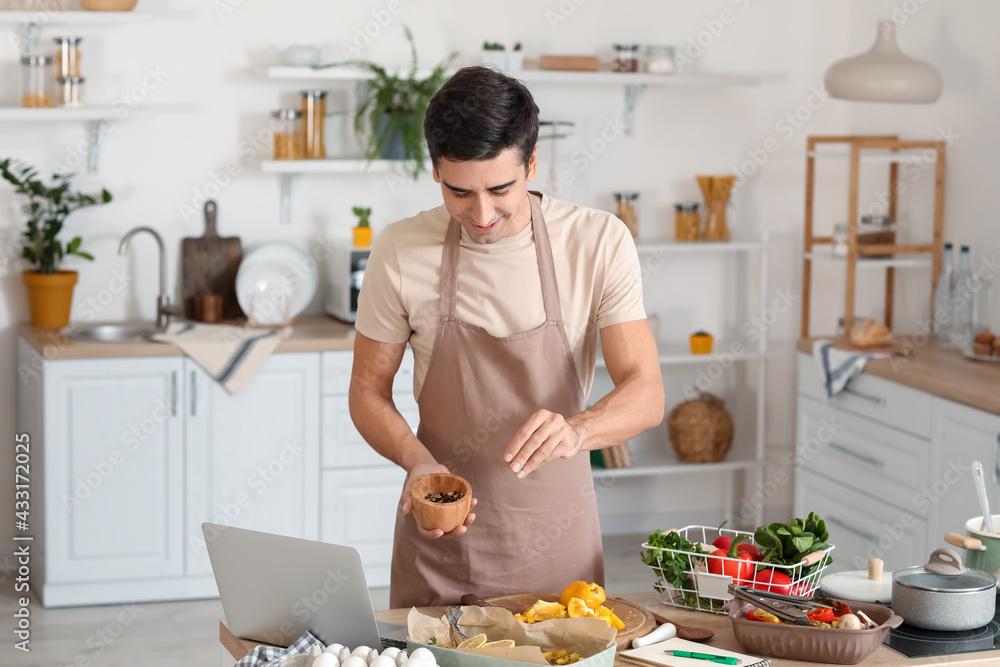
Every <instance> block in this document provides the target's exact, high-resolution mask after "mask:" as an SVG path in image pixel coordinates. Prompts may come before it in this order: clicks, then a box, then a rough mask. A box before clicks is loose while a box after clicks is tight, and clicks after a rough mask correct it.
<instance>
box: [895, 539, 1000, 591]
mask: <svg viewBox="0 0 1000 667" xmlns="http://www.w3.org/2000/svg"><path fill="white" fill-rule="evenodd" d="M961 560H962V559H961V557H960V556H959V555H958V554H957V553H955V551H954V550H952V549H937V550H935V551H934V553H932V554H931V558H930V560H929V561H928V562H927V565H917V566H916V567H908V568H905V569H903V570H897V571H896V572H895V573H894V574H893V575H892V581H893V583H896V584H899V585H900V586H905V587H907V588H912V589H915V590H921V591H933V592H938V593H978V592H980V591H986V590H990V589H995V588H996V586H997V580H996V577H994V576H993V575H992V574H988V573H986V572H981V571H979V570H969V569H966V568H965V567H963V566H962V564H961Z"/></svg>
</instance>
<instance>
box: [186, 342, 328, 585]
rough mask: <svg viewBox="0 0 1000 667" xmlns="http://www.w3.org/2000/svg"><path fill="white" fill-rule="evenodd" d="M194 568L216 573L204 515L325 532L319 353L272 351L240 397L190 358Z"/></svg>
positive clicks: (304, 534)
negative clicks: (204, 532) (205, 534)
mask: <svg viewBox="0 0 1000 667" xmlns="http://www.w3.org/2000/svg"><path fill="white" fill-rule="evenodd" d="M184 367H185V373H184V382H185V402H184V411H185V413H186V415H185V421H186V426H185V432H186V437H185V451H186V452H187V485H188V496H187V500H188V504H187V516H188V520H187V554H188V567H187V572H188V574H207V575H211V574H212V567H211V563H210V562H209V560H208V554H207V550H206V549H205V544H204V538H203V535H202V530H201V524H202V522H204V521H211V522H213V523H221V524H225V525H234V526H239V527H240V528H249V529H251V530H260V531H263V532H267V533H278V534H281V535H288V536H291V537H299V538H304V539H311V540H314V539H317V538H318V536H319V511H318V505H319V401H320V395H319V384H320V367H319V354H317V353H304V354H276V355H272V356H271V357H270V358H269V359H268V360H267V361H266V362H265V363H264V365H263V366H261V368H260V369H259V370H258V371H257V373H256V375H254V378H253V380H252V381H251V382H250V384H249V386H248V387H247V388H246V389H245V390H244V391H243V392H242V393H240V394H239V395H236V396H233V395H231V394H230V393H229V392H227V391H226V390H225V389H224V388H223V387H222V386H221V385H219V383H217V382H215V380H213V379H212V378H211V377H210V376H209V375H208V374H207V373H206V372H205V371H204V370H202V369H201V368H200V367H199V366H197V365H196V364H195V363H194V362H192V361H190V360H185V364H184Z"/></svg>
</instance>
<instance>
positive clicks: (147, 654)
mask: <svg viewBox="0 0 1000 667" xmlns="http://www.w3.org/2000/svg"><path fill="white" fill-rule="evenodd" d="M644 538H645V535H621V536H614V537H606V538H605V540H604V560H605V565H604V569H605V573H606V574H605V576H606V584H607V589H608V593H609V594H620V593H627V592H634V591H644V590H648V589H649V588H650V587H651V586H652V583H653V576H652V573H651V572H650V571H649V568H647V567H646V566H645V565H643V563H642V561H641V560H640V558H639V545H641V544H642V542H643V539H644ZM567 583H569V582H567ZM13 588H14V587H13V580H12V579H11V578H10V577H9V576H8V577H5V578H4V579H3V581H0V618H3V619H5V620H4V621H3V623H2V627H3V632H2V635H0V636H2V637H4V639H3V640H2V641H3V642H4V645H0V665H18V666H21V665H31V666H37V667H55V666H56V665H80V666H81V667H96V666H102V667H112V666H113V667H118V666H121V667H125V666H128V667H135V666H136V665H142V666H144V667H178V666H184V667H194V666H196V665H218V664H219V654H220V652H219V641H218V637H219V631H218V627H219V619H221V618H222V617H223V614H222V605H221V604H220V603H219V601H218V600H198V601H194V602H165V603H156V604H149V603H145V604H139V605H135V606H134V607H123V606H121V605H109V606H102V607H75V608H70V609H45V608H43V607H41V605H39V604H38V603H37V602H35V603H34V604H33V605H32V606H31V607H30V609H31V643H30V646H31V652H30V653H24V652H22V651H19V650H17V649H15V648H14V639H13V636H12V633H11V621H12V614H13V612H14V610H15V608H16V596H15V593H14V591H13ZM372 603H373V604H374V606H375V608H376V609H385V608H386V607H388V604H389V591H388V589H375V590H373V591H372ZM122 620H125V621H128V625H127V626H125V627H124V628H123V629H121V630H119V628H122V625H120V623H121V621H122Z"/></svg>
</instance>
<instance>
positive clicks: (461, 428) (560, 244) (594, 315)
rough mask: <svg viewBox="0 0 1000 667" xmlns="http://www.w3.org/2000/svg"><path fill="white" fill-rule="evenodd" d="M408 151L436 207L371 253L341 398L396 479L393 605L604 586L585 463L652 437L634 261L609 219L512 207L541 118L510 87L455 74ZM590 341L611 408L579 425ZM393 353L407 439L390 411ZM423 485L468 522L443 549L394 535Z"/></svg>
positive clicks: (559, 205)
mask: <svg viewBox="0 0 1000 667" xmlns="http://www.w3.org/2000/svg"><path fill="white" fill-rule="evenodd" d="M424 134H425V136H426V137H427V143H428V147H429V149H430V155H431V160H432V163H433V174H434V180H435V181H436V182H438V183H440V184H441V191H442V195H443V197H444V205H443V206H441V207H438V208H436V209H433V210H430V211H424V212H423V213H419V214H417V215H416V216H414V217H412V218H408V219H406V220H402V221H400V222H397V223H395V224H392V225H389V226H388V227H387V228H386V229H385V230H384V231H383V232H382V234H381V235H380V236H379V239H378V241H377V243H376V244H375V247H374V249H373V250H372V254H371V258H370V260H369V262H368V266H367V268H366V271H365V281H364V285H363V287H362V290H361V301H360V303H359V305H358V317H357V323H356V327H357V336H356V338H355V343H354V371H353V375H352V380H351V390H350V407H351V416H352V418H353V419H354V423H355V425H356V426H357V428H358V431H360V433H361V434H362V435H363V436H364V438H365V440H366V441H367V442H368V443H369V444H370V445H371V446H372V447H373V448H374V449H375V450H376V451H377V452H379V453H380V454H381V455H382V456H384V457H386V458H388V459H389V460H391V461H394V462H395V463H397V464H398V465H400V466H401V467H403V468H404V469H405V470H406V471H407V477H406V482H405V483H404V485H403V492H402V495H401V497H400V509H399V510H398V512H397V518H396V528H395V536H394V543H393V556H392V580H391V588H390V593H389V595H390V604H391V605H392V607H394V608H396V607H408V606H411V605H418V606H419V605H431V604H439V603H454V602H457V601H458V600H459V598H460V597H461V596H462V595H463V594H465V593H476V594H478V595H481V596H483V597H486V596H492V595H499V594H506V593H516V592H527V591H554V590H561V589H562V588H563V587H564V586H565V585H567V584H569V583H570V582H572V581H575V580H579V579H582V580H585V581H588V582H592V581H593V582H597V583H601V584H603V581H604V565H603V553H602V548H601V532H600V526H599V523H598V517H597V504H596V498H595V494H594V486H593V478H592V477H591V473H590V463H589V456H588V455H587V451H588V450H592V449H600V448H603V447H608V446H611V445H614V444H617V443H620V442H623V441H625V440H627V439H628V438H631V437H633V436H635V435H637V434H639V433H641V432H642V431H644V430H646V429H648V428H651V427H653V426H656V425H657V424H659V423H660V422H661V420H662V418H663V381H662V377H661V375H660V366H659V359H658V356H657V352H656V344H655V342H654V340H653V336H652V333H651V332H650V329H649V326H648V324H647V322H646V319H645V318H646V315H645V311H644V309H643V305H642V285H641V280H640V270H639V261H638V255H637V253H636V250H635V245H634V243H633V242H632V239H631V237H630V236H629V235H628V232H627V230H626V227H625V225H624V224H623V223H622V222H621V221H619V220H617V219H616V218H615V217H614V216H612V215H611V214H609V213H605V212H602V211H597V210H593V209H588V208H584V207H580V206H575V205H572V204H569V203H567V202H562V201H558V200H556V199H552V198H551V197H548V196H545V195H541V194H539V193H535V192H529V191H528V182H529V181H531V180H533V179H534V178H535V174H536V172H537V168H538V157H537V138H538V107H537V106H536V105H535V103H534V100H533V99H532V97H531V94H530V93H529V92H528V90H527V89H526V88H525V87H524V85H523V84H521V83H520V82H518V81H516V80H515V79H513V78H510V77H508V76H506V75H505V74H503V73H500V72H497V71H495V70H492V69H489V68H485V67H469V68H465V69H462V70H460V71H459V72H457V73H456V74H455V76H454V77H452V78H451V79H450V80H449V81H448V82H447V83H446V84H445V85H444V86H443V87H442V88H441V90H440V91H438V93H437V94H436V95H435V96H434V98H433V99H432V100H431V102H430V105H429V107H428V110H427V115H426V118H425V121H424ZM597 329H600V336H601V345H602V348H603V353H604V359H605V362H606V364H607V368H608V373H609V374H610V376H611V379H612V380H613V381H614V383H615V389H614V390H613V391H612V392H611V393H610V394H608V395H607V396H605V397H604V398H603V399H601V400H600V401H598V402H597V404H595V405H594V406H593V407H591V408H590V409H584V408H585V407H586V406H585V399H586V396H587V395H588V394H589V392H590V387H591V384H592V382H593V376H594V356H595V350H596V347H597ZM407 343H409V344H410V346H411V347H412V348H413V353H414V359H415V374H414V375H415V377H414V394H415V395H416V397H417V403H418V405H419V408H420V426H419V428H418V431H417V434H416V436H414V434H413V433H412V431H411V430H410V427H409V426H408V425H407V423H406V421H405V420H404V419H403V417H402V416H401V415H400V414H399V412H398V411H397V410H396V408H395V406H394V405H393V402H392V382H393V376H394V375H395V373H396V371H397V370H398V368H399V363H400V360H401V359H402V356H403V352H404V350H405V348H406V345H407ZM432 472H452V473H454V474H457V475H461V476H462V477H464V478H466V479H467V480H468V481H469V482H470V484H471V485H472V490H473V494H474V496H475V498H474V499H473V504H474V506H475V504H476V503H481V505H480V507H479V509H478V511H476V512H475V513H470V514H469V516H468V518H467V519H466V521H465V524H464V525H462V526H459V527H458V528H456V529H455V530H453V531H452V532H451V533H450V534H448V535H442V531H441V530H433V531H424V530H422V529H420V528H419V527H418V526H417V525H416V521H415V520H414V518H413V517H412V516H411V515H410V510H411V507H410V486H411V485H412V483H413V480H414V479H415V478H417V477H419V476H420V475H423V474H426V473H432ZM474 520H475V525H473V521H474ZM441 538H446V539H441Z"/></svg>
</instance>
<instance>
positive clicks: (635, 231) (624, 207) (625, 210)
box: [614, 192, 639, 238]
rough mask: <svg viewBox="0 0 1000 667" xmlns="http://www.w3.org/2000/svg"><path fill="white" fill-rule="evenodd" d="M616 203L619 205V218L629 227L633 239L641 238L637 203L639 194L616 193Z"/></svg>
mask: <svg viewBox="0 0 1000 667" xmlns="http://www.w3.org/2000/svg"><path fill="white" fill-rule="evenodd" d="M614 196H615V202H617V204H618V211H617V215H618V218H619V219H620V220H621V221H622V222H624V223H625V226H626V227H628V231H629V233H630V234H631V235H632V238H638V236H639V215H638V213H636V210H635V207H636V202H637V200H638V199H639V193H638V192H615V193H614Z"/></svg>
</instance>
